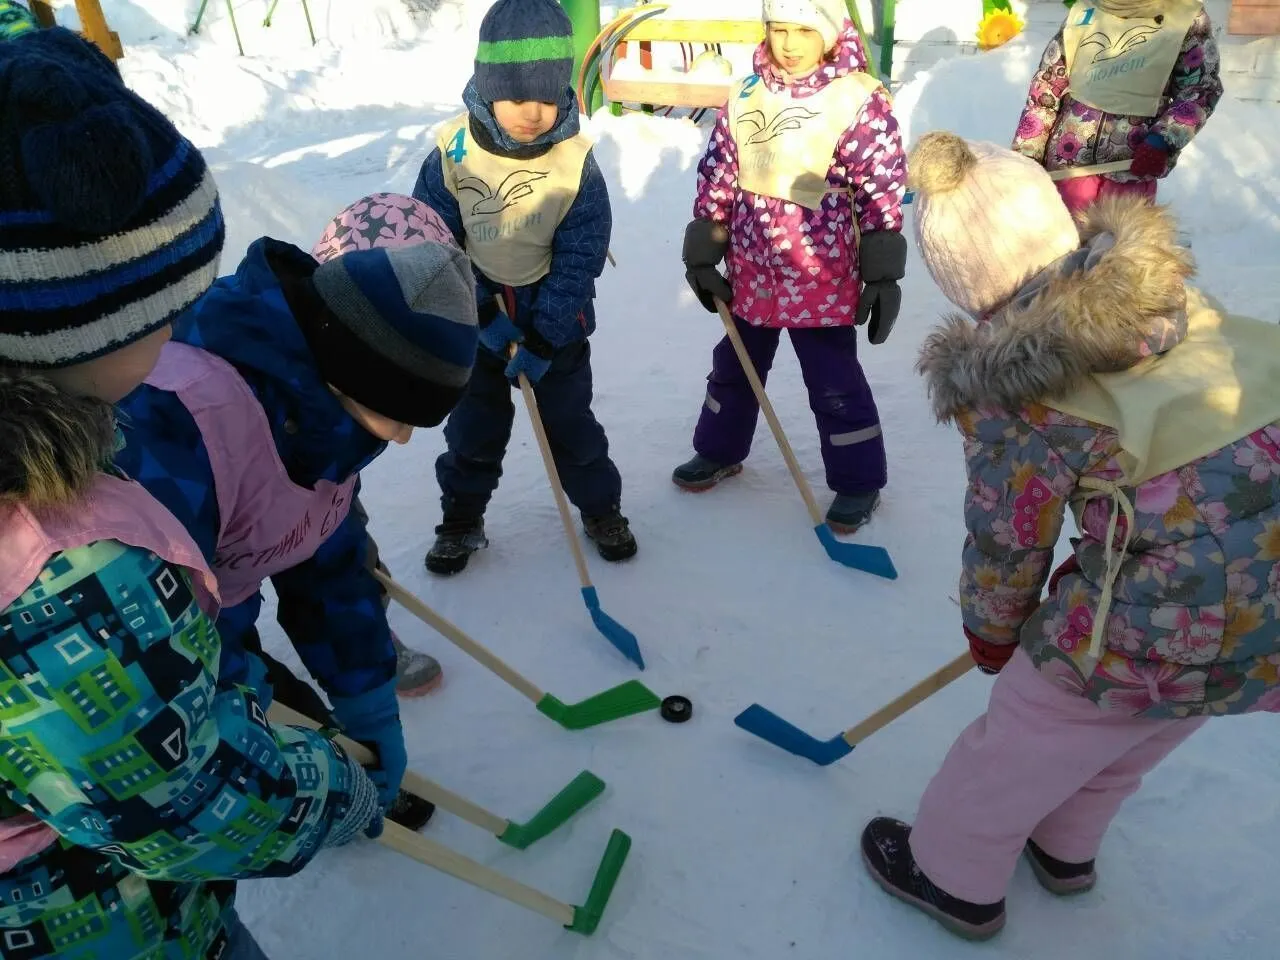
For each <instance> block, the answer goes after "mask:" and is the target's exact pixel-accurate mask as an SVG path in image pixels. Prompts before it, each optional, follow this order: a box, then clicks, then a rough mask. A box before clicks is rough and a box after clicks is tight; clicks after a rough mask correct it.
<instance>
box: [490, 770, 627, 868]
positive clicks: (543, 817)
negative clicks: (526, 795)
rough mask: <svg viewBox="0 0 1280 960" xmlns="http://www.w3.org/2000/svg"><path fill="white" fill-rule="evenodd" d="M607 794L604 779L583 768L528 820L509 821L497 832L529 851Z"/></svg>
mask: <svg viewBox="0 0 1280 960" xmlns="http://www.w3.org/2000/svg"><path fill="white" fill-rule="evenodd" d="M602 793H604V781H603V780H601V779H600V778H599V777H597V776H596V775H595V774H594V773H592V772H591V771H590V770H583V771H582V772H581V773H580V774H578V775H577V776H576V777H574V778H573V782H572V783H570V784H569V785H568V786H567V787H565V788H564V789H563V790H561V791H560V792H559V793H557V794H556V795H555V796H554V797H552V798H551V799H550V800H549V801H547V803H546V805H545V806H544V807H543V808H542V809H541V810H539V811H538V812H537V813H535V814H534V815H533V816H532V817H531V818H530V819H529V820H528V821H527V822H525V823H516V822H515V821H514V820H508V821H507V826H506V828H505V829H503V831H502V832H501V833H500V834H498V835H497V837H498V839H499V840H501V841H502V842H503V843H505V844H506V845H507V846H509V847H515V848H516V849H517V850H526V849H528V848H529V847H531V846H533V844H535V843H537V842H538V841H539V840H541V839H542V838H543V837H545V836H547V835H548V834H550V833H554V832H555V831H556V830H557V829H558V828H559V827H560V826H561V825H562V824H563V823H565V822H566V821H567V820H570V819H572V818H573V816H574V814H576V813H577V812H578V811H579V810H581V809H582V808H583V807H585V806H586V805H587V804H588V803H590V802H591V801H592V800H594V799H595V798H596V797H598V796H600V794H602Z"/></svg>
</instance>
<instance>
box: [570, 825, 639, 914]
mask: <svg viewBox="0 0 1280 960" xmlns="http://www.w3.org/2000/svg"><path fill="white" fill-rule="evenodd" d="M630 852H631V838H630V837H629V836H627V835H626V834H625V833H623V832H622V831H621V830H614V831H613V833H612V834H611V835H610V837H609V845H608V846H607V847H605V849H604V857H603V858H601V860H600V869H598V870H597V871H596V878H595V880H594V881H593V882H592V884H591V892H590V893H588V894H587V902H586V903H585V904H583V905H582V906H580V907H574V908H573V923H569V924H565V926H566V927H568V929H570V930H572V931H573V932H574V933H580V934H582V935H583V936H587V937H589V936H591V934H593V933H595V932H596V928H597V927H598V926H600V918H601V917H603V916H604V909H605V907H607V906H608V905H609V898H610V897H611V896H613V888H614V886H615V885H616V884H617V882H618V876H619V874H621V873H622V866H623V864H625V863H626V862H627V854H628V853H630Z"/></svg>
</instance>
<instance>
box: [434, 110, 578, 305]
mask: <svg viewBox="0 0 1280 960" xmlns="http://www.w3.org/2000/svg"><path fill="white" fill-rule="evenodd" d="M436 143H437V146H439V148H440V153H441V155H442V157H443V160H442V163H443V166H444V182H445V186H446V187H448V189H449V192H450V193H451V194H453V196H454V198H455V199H456V200H457V201H458V209H459V211H460V212H461V214H462V225H463V229H464V231H465V232H466V236H467V253H468V255H470V257H471V261H472V262H473V263H474V264H475V265H476V267H477V268H478V269H479V270H480V271H481V272H482V273H483V274H484V275H485V276H486V277H489V278H490V279H492V280H496V281H497V282H498V283H502V284H507V285H509V286H513V287H523V286H527V285H528V284H531V283H536V282H537V281H539V280H541V279H542V278H543V277H545V276H546V275H547V273H548V272H550V270H551V244H552V241H553V240H554V239H555V233H556V230H557V229H558V228H559V226H560V223H561V221H563V220H564V218H565V214H567V213H568V212H569V208H570V207H572V206H573V201H574V200H575V199H577V196H578V187H579V185H580V184H581V183H582V167H583V164H585V163H586V160H587V154H588V153H590V151H591V141H590V140H588V139H587V138H586V137H585V136H583V135H582V134H579V135H578V136H576V137H573V138H571V139H569V140H565V141H562V142H561V143H557V144H556V145H555V146H554V147H552V148H551V149H550V150H549V151H547V152H546V153H545V154H543V155H542V156H540V157H537V158H536V159H533V160H517V159H512V158H509V157H500V156H498V155H497V154H494V153H490V152H488V151H487V150H484V149H482V148H481V147H480V146H479V145H478V144H477V143H476V141H475V138H474V137H472V136H471V134H470V118H469V116H468V115H467V114H465V113H464V114H463V115H462V116H460V117H457V118H456V119H454V120H453V121H451V122H450V123H448V124H446V125H445V126H444V128H443V129H442V130H441V132H440V135H439V137H438V138H437V141H436Z"/></svg>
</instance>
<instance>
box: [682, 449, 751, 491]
mask: <svg viewBox="0 0 1280 960" xmlns="http://www.w3.org/2000/svg"><path fill="white" fill-rule="evenodd" d="M741 472H742V464H740V463H727V464H726V463H716V462H715V461H714V460H708V459H707V458H706V457H704V456H703V455H702V454H700V453H698V454H694V457H693V459H692V460H689V461H687V462H685V463H682V464H680V466H678V467H676V468H675V470H673V471H672V473H671V480H672V482H673V483H675V485H676V486H677V487H682V488H683V489H685V490H692V491H693V492H694V493H701V492H702V491H703V490H710V489H711V488H712V487H714V486H715V485H716V484H717V483H719V482H720V481H721V480H727V479H728V478H729V477H735V476H737V475H738V474H740V473H741Z"/></svg>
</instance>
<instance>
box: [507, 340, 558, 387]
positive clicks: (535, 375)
mask: <svg viewBox="0 0 1280 960" xmlns="http://www.w3.org/2000/svg"><path fill="white" fill-rule="evenodd" d="M550 369H551V361H550V360H548V359H547V358H545V357H540V356H538V355H537V354H536V353H534V352H533V351H532V350H530V349H529V348H528V347H526V346H523V345H521V347H520V349H519V350H517V351H516V355H515V356H514V357H512V358H511V362H510V363H508V364H507V378H508V379H510V380H515V379H516V378H517V377H519V376H520V374H522V373H523V374H524V375H525V376H526V377H528V378H529V382H530V383H537V382H538V381H539V380H541V379H542V377H543V375H544V374H545V373H546V372H547V371H548V370H550Z"/></svg>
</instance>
